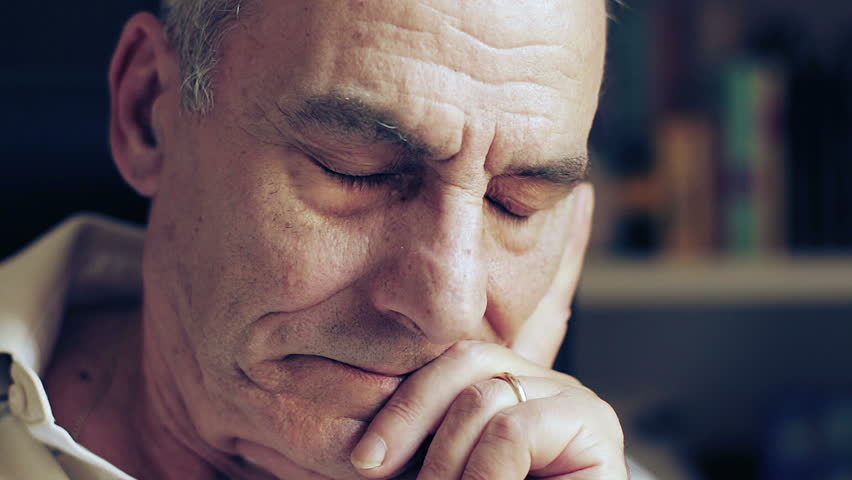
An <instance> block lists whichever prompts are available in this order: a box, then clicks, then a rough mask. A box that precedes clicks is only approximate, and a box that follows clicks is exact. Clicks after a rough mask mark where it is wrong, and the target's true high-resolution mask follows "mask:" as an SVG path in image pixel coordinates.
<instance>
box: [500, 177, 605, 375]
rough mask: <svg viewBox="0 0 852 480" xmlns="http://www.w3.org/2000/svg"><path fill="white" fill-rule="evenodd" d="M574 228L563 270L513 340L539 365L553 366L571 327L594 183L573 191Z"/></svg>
mask: <svg viewBox="0 0 852 480" xmlns="http://www.w3.org/2000/svg"><path fill="white" fill-rule="evenodd" d="M571 197H572V198H571V199H570V201H571V202H573V205H572V208H571V220H570V222H571V230H570V233H569V236H568V241H567V242H566V245H565V250H564V252H563V254H562V261H561V262H560V264H559V270H558V271H557V272H556V276H555V277H554V279H553V283H552V284H551V285H550V289H549V290H548V292H547V293H546V294H545V295H544V297H543V298H542V299H541V301H540V302H539V304H538V306H537V307H536V309H535V311H534V312H533V314H532V315H531V316H530V318H529V319H528V320H527V322H526V323H525V324H524V325H523V327H521V329H520V331H519V332H518V335H517V336H516V337H515V339H514V340H513V341H512V346H511V348H512V350H513V351H515V353H517V354H518V355H520V356H522V357H524V358H526V359H528V360H531V361H533V362H535V363H538V364H539V365H542V366H545V367H548V368H550V367H551V366H552V365H553V361H554V360H555V359H556V354H557V353H559V347H560V346H561V345H562V340H563V338H564V337H565V332H566V331H567V329H568V319H569V317H570V316H571V303H572V302H573V299H574V292H575V291H576V290H577V284H578V282H579V280H580V272H581V271H582V269H583V262H584V259H585V256H586V247H587V246H588V244H589V235H590V234H591V230H592V214H593V212H594V204H595V191H594V188H593V187H592V185H591V184H588V183H584V184H581V185H578V186H577V187H576V188H575V189H574V191H573V192H572V193H571Z"/></svg>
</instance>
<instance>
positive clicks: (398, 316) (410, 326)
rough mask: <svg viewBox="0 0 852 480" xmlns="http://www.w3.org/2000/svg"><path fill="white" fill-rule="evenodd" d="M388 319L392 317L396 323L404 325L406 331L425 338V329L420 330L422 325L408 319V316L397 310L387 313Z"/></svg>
mask: <svg viewBox="0 0 852 480" xmlns="http://www.w3.org/2000/svg"><path fill="white" fill-rule="evenodd" d="M385 315H386V316H387V317H390V319H391V320H393V321H394V322H396V323H398V324H400V325H402V326H403V327H404V328H405V329H406V330H409V331H411V332H412V333H414V334H416V335H418V336H425V333H424V332H423V329H422V328H420V325H418V324H417V322H415V321H414V320H412V319H410V318H408V316H406V315H403V314H402V313H399V312H397V311H395V310H390V311H388V312H387V313H385Z"/></svg>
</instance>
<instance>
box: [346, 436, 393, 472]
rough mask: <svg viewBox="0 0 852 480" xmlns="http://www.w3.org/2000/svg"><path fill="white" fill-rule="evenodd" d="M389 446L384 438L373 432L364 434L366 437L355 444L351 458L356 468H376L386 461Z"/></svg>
mask: <svg viewBox="0 0 852 480" xmlns="http://www.w3.org/2000/svg"><path fill="white" fill-rule="evenodd" d="M387 452H388V446H387V444H386V443H385V441H384V439H383V438H382V437H380V436H378V435H377V434H375V433H373V432H369V433H367V434H366V435H364V438H362V439H361V441H360V442H358V445H355V449H354V450H352V455H351V457H350V460H351V461H352V465H355V468H358V469H360V470H370V469H372V468H376V467H378V466H380V465H381V464H382V462H384V461H385V455H386V454H387Z"/></svg>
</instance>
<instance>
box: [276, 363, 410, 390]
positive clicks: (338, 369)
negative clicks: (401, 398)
mask: <svg viewBox="0 0 852 480" xmlns="http://www.w3.org/2000/svg"><path fill="white" fill-rule="evenodd" d="M282 361H283V362H285V364H287V365H288V366H292V367H297V368H306V369H312V368H321V369H327V371H328V370H331V371H333V372H335V373H336V374H339V375H341V376H343V377H344V378H342V379H344V380H350V381H356V382H363V383H366V384H369V385H372V386H374V387H377V388H379V389H380V390H387V391H388V392H389V393H392V392H393V391H395V390H396V389H397V388H398V387H399V384H400V383H402V381H403V380H404V378H405V377H403V376H397V375H382V374H381V373H375V372H370V371H367V370H362V369H360V368H358V367H355V366H352V365H349V364H348V363H343V362H338V361H337V360H332V359H330V358H327V357H319V356H316V355H288V356H286V357H284V359H283V360H282Z"/></svg>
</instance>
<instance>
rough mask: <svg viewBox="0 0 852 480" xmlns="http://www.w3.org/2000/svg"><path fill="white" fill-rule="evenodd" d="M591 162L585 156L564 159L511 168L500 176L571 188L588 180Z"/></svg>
mask: <svg viewBox="0 0 852 480" xmlns="http://www.w3.org/2000/svg"><path fill="white" fill-rule="evenodd" d="M590 170H591V162H590V161H589V157H588V156H587V155H576V156H571V157H564V158H561V159H558V160H556V161H552V162H547V163H545V164H542V165H537V166H532V167H517V168H512V169H510V170H509V171H508V172H506V173H503V174H502V175H500V176H509V177H527V178H533V179H537V180H544V181H546V182H549V183H554V184H558V185H567V186H573V185H576V184H578V183H582V182H585V181H587V180H588V179H589V173H590Z"/></svg>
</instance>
